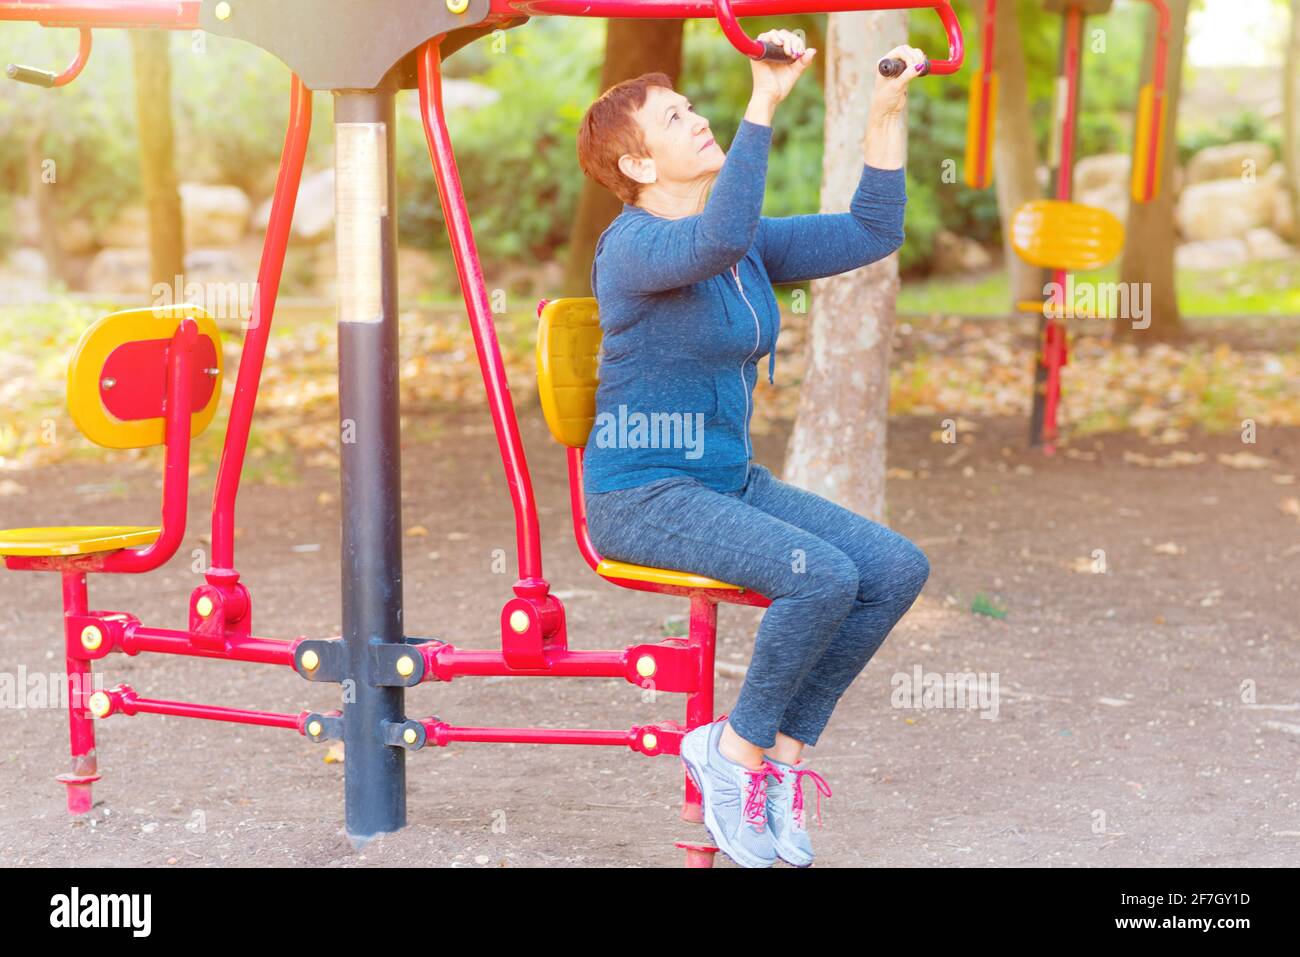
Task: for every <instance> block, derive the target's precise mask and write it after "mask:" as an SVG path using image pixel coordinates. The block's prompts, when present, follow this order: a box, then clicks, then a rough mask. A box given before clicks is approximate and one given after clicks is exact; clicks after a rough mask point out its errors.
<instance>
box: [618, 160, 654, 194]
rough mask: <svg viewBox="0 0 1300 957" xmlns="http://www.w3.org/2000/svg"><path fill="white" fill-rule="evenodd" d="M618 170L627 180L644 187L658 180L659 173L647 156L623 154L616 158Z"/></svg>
mask: <svg viewBox="0 0 1300 957" xmlns="http://www.w3.org/2000/svg"><path fill="white" fill-rule="evenodd" d="M618 168H619V170H620V171H621V172H622V173H623V175H624V176H626V177H627V178H628V179H630V180H632V181H633V182H637V183H641V184H643V185H645V186H649V185H650V184H651V183H653V182H655V181H656V180H657V179H659V172H658V170H656V169H655V161H654V160H652V159H650V158H649V157H648V156H633V155H632V154H631V153H624V154H623V155H622V156H620V157H619V158H618Z"/></svg>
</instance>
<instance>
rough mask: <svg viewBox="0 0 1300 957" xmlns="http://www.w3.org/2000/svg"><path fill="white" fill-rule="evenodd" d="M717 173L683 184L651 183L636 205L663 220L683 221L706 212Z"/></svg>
mask: <svg viewBox="0 0 1300 957" xmlns="http://www.w3.org/2000/svg"><path fill="white" fill-rule="evenodd" d="M716 178H717V174H716V173H711V174H709V175H708V176H706V177H700V178H699V179H693V180H689V181H687V182H682V183H651V184H650V185H649V186H647V187H645V189H643V190H641V195H640V196H639V197H638V198H637V201H636V205H637V206H639V207H640V208H641V209H644V210H645V211H646V212H647V213H653V214H654V215H656V216H659V217H661V218H663V219H682V218H684V217H686V216H694V215H696V214H698V213H702V212H704V207H705V205H706V204H707V203H708V201H709V191H710V190H711V189H712V188H713V181H714V180H715V179H716Z"/></svg>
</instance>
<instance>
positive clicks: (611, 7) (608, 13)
mask: <svg viewBox="0 0 1300 957" xmlns="http://www.w3.org/2000/svg"><path fill="white" fill-rule="evenodd" d="M720 8H721V9H720ZM925 9H932V10H934V11H935V12H936V13H937V14H938V15H939V19H940V20H941V21H942V22H943V28H944V32H945V33H946V34H947V36H948V59H946V60H933V59H932V60H931V61H930V72H931V73H935V74H946V73H956V72H957V71H958V70H959V69H961V65H962V60H963V59H964V57H965V44H964V40H963V38H962V32H961V23H960V22H958V20H957V15H956V14H955V13H953V10H952V7H951V6H950V5H949V3H948V2H947V0H730V2H729V3H726V4H717V3H715V2H714V0H492V14H491V16H490V17H489V19H495V20H503V19H506V18H508V17H516V16H518V15H519V14H525V15H527V16H532V17H536V16H553V17H601V18H608V19H619V18H623V17H633V18H637V19H650V20H685V19H713V18H714V17H717V18H718V20H719V21H720V23H721V25H722V28H723V30H724V31H725V32H726V34H727V37H728V39H730V40H731V42H732V43H733V44H734V45H735V46H736V48H737V49H738V50H740V52H741V53H744V54H745V55H746V56H756V55H757V54H759V53H761V52H762V45H761V44H760V43H758V42H757V41H755V40H752V39H750V38H749V37H748V36H747V35H746V34H745V32H744V30H742V29H741V28H740V27H739V25H738V24H736V19H737V18H739V17H768V16H784V15H791V16H793V15H796V14H801V13H851V12H854V11H859V10H925Z"/></svg>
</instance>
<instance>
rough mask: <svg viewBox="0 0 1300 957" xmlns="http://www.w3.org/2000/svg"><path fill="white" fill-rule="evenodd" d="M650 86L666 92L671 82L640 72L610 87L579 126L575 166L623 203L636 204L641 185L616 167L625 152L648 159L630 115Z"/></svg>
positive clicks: (660, 75) (638, 128) (659, 75)
mask: <svg viewBox="0 0 1300 957" xmlns="http://www.w3.org/2000/svg"><path fill="white" fill-rule="evenodd" d="M652 86H662V87H665V88H667V89H669V90H671V89H672V88H673V81H672V80H671V79H670V78H669V77H668V74H666V73H643V74H641V75H640V76H638V77H636V78H635V79H632V80H624V81H623V82H622V83H617V84H615V85H614V86H611V87H610V88H609V89H608V90H606V91H605V92H604V93H602V94H601V95H600V97H599V98H598V99H597V100H596V102H595V103H593V104H591V106H590V107H589V108H588V109H587V113H586V115H585V116H583V118H582V124H581V125H580V126H579V127H578V165H579V166H581V167H582V171H583V172H584V173H586V174H587V175H588V176H590V177H591V178H592V179H594V180H595V181H596V182H597V183H599V184H600V185H601V186H604V187H605V188H606V189H607V190H609V191H610V192H611V193H613V194H614V195H615V196H617V197H618V198H619V199H621V200H623V202H625V203H631V204H633V205H635V204H636V201H637V198H638V197H639V196H640V195H641V189H642V187H643V185H644V184H642V183H638V182H637V181H636V180H634V179H631V178H629V177H628V176H627V175H626V174H625V173H624V172H623V171H622V170H621V169H619V168H618V159H619V157H620V156H622V155H623V154H624V153H630V154H631V155H633V156H648V155H649V153H650V151H649V149H648V147H647V146H646V143H645V137H644V136H642V135H641V124H639V123H638V122H637V120H636V117H635V116H633V115H632V114H633V113H634V112H635V111H637V110H639V109H641V107H643V106H645V102H646V96H647V91H648V90H649V88H650V87H652Z"/></svg>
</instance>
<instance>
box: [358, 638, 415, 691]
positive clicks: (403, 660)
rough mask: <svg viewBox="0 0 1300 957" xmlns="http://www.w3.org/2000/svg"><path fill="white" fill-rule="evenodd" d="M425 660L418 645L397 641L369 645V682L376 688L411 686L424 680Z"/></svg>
mask: <svg viewBox="0 0 1300 957" xmlns="http://www.w3.org/2000/svg"><path fill="white" fill-rule="evenodd" d="M424 675H425V660H424V655H423V654H421V653H420V648H419V645H416V644H407V643H406V642H397V643H395V644H373V645H371V646H370V684H371V685H373V686H374V687H376V688H413V687H415V686H416V685H418V684H419V683H420V682H421V681H423V680H424Z"/></svg>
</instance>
